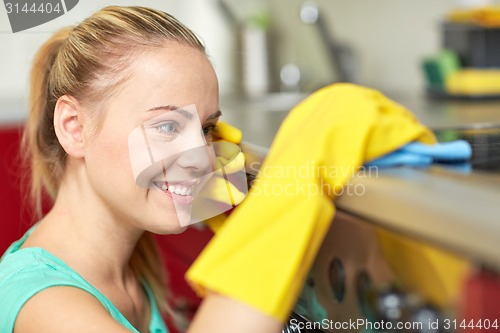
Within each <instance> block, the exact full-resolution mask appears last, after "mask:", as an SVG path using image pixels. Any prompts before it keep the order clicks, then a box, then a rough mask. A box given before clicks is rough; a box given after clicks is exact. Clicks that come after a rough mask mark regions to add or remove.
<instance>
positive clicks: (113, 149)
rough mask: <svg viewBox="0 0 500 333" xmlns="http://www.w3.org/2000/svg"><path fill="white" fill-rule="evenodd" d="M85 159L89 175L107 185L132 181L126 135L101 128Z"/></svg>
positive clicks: (117, 184) (118, 184)
mask: <svg viewBox="0 0 500 333" xmlns="http://www.w3.org/2000/svg"><path fill="white" fill-rule="evenodd" d="M85 160H86V164H87V168H88V170H89V172H91V174H90V175H89V176H91V177H93V178H95V179H98V180H99V181H100V182H105V183H107V184H108V185H111V184H110V183H112V184H113V186H120V184H126V183H128V182H129V180H130V181H133V176H132V171H131V167H130V161H129V151H128V143H127V135H123V134H122V133H120V132H113V131H109V130H106V129H104V128H103V131H101V133H100V134H99V135H97V136H96V137H95V138H94V140H93V141H92V142H91V145H90V146H89V149H88V150H87V152H86V155H85Z"/></svg>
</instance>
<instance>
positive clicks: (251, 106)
mask: <svg viewBox="0 0 500 333" xmlns="http://www.w3.org/2000/svg"><path fill="white" fill-rule="evenodd" d="M386 95H387V96H388V97H390V98H392V99H393V100H395V101H396V102H398V103H400V104H402V105H404V106H405V107H406V108H408V109H409V110H410V111H411V112H412V113H413V114H414V115H415V116H416V117H417V118H418V119H419V120H420V121H421V122H422V123H423V124H425V125H427V126H428V127H430V128H432V129H446V128H476V127H481V128H486V127H500V99H498V100H472V99H470V100H443V99H429V98H426V97H425V96H424V95H423V93H415V94H409V93H405V94H401V93H394V94H391V93H388V94H386ZM307 96H308V94H294V93H288V94H270V95H268V96H265V97H263V98H261V99H249V98H241V97H237V96H222V97H221V102H220V104H221V110H222V113H223V115H224V116H223V118H222V120H224V121H227V122H229V123H231V124H233V125H235V126H237V127H238V128H240V129H241V130H242V131H243V138H244V140H245V141H247V142H251V143H253V144H257V145H260V146H264V147H269V146H270V145H271V143H272V139H273V138H274V136H275V134H276V132H277V131H278V128H279V126H280V124H281V122H282V121H283V119H284V118H285V117H286V115H287V114H288V112H289V110H291V109H292V108H293V106H295V105H296V104H297V103H299V102H300V101H301V100H303V99H304V98H306V97H307Z"/></svg>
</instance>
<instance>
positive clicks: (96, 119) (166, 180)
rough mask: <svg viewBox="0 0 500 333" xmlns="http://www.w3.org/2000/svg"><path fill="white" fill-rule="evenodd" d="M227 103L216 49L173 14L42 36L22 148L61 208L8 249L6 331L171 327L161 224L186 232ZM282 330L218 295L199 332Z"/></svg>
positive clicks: (1, 320)
mask: <svg viewBox="0 0 500 333" xmlns="http://www.w3.org/2000/svg"><path fill="white" fill-rule="evenodd" d="M218 104H219V101H218V83H217V77H216V75H215V72H214V70H213V67H212V65H211V64H210V61H209V60H208V58H207V56H206V54H205V49H204V46H203V45H202V43H201V42H200V41H199V40H198V38H197V37H196V36H195V35H194V34H193V33H192V32H191V31H190V30H189V29H188V28H186V27H185V26H183V25H182V24H181V23H180V22H178V21H177V20H176V19H175V18H173V17H172V16H170V15H168V14H166V13H163V12H160V11H156V10H152V9H148V8H144V7H106V8H104V9H102V10H101V11H99V12H97V13H95V14H94V15H92V16H90V17H89V18H87V19H85V20H84V21H82V22H81V23H80V24H78V25H77V26H75V27H72V28H65V29H62V30H60V31H58V32H57V33H55V34H54V36H53V37H52V38H51V39H50V40H48V41H47V42H46V43H45V44H44V45H43V46H42V48H41V49H40V50H39V52H38V54H37V56H36V58H35V60H34V63H33V69H32V74H31V95H30V114H29V118H28V121H27V123H26V129H25V136H24V139H23V151H24V152H25V154H26V156H25V157H26V160H27V161H28V162H29V163H30V168H31V185H32V196H33V199H34V202H35V204H36V206H37V207H38V211H39V213H40V214H41V201H42V196H43V193H44V192H46V193H48V194H49V195H50V197H51V198H52V199H53V208H52V209H51V210H50V211H49V212H48V213H47V214H46V215H44V216H42V215H40V220H39V222H38V223H36V225H35V226H33V227H32V228H31V229H30V230H29V231H28V232H27V233H26V234H25V235H24V237H22V238H21V239H20V240H19V241H17V242H15V243H13V244H12V246H11V247H10V248H9V249H8V250H7V252H6V253H5V254H4V256H3V257H2V260H1V262H0V299H1V300H2V303H1V304H0V331H1V332H15V333H26V332H37V333H40V332H51V333H53V332H130V331H132V332H167V328H166V326H165V325H164V323H163V322H162V320H161V312H163V311H165V312H170V309H169V308H168V305H167V302H166V295H167V291H166V290H165V285H166V284H165V281H164V276H163V275H162V272H163V268H162V266H161V262H160V260H159V256H158V253H157V250H156V247H155V244H154V242H153V239H152V237H151V234H152V233H156V234H173V233H179V232H182V231H183V230H184V229H185V227H184V226H185V224H186V223H183V221H184V220H189V219H190V218H191V208H192V207H191V202H192V201H193V197H194V196H195V194H196V193H198V191H199V188H198V187H200V186H201V184H204V182H208V180H209V178H210V179H211V177H213V172H214V170H215V168H216V167H217V166H216V163H215V151H216V149H215V148H214V146H215V145H214V144H212V131H213V130H214V128H215V126H216V123H217V121H218V118H219V116H220V114H221V113H220V111H219V105H218ZM173 105H179V106H182V107H173ZM136 139H137V140H138V141H134V140H136ZM141 140H142V141H141ZM138 142H139V143H138ZM143 143H144V145H143ZM141 154H142V155H141ZM143 156H146V157H145V161H146V162H145V163H144V159H142V158H143ZM157 166H159V167H158V168H157ZM151 170H154V172H150V171H151ZM145 175H146V176H145ZM54 314H55V315H54ZM227 318H231V321H230V322H228V320H227ZM279 327H280V323H279V322H278V321H277V320H275V319H272V318H271V317H269V316H267V315H264V314H262V313H261V312H259V311H257V310H254V309H252V308H250V307H248V306H246V305H244V304H242V303H239V302H237V301H234V300H231V299H229V298H226V297H223V296H220V295H216V294H211V295H210V296H207V297H206V299H205V301H204V305H203V306H202V308H201V310H200V312H199V314H198V315H197V317H196V319H195V321H194V323H193V325H192V327H191V328H190V332H193V333H196V332H203V333H207V332H225V331H226V330H228V332H229V331H231V332H234V331H238V332H247V331H248V332H250V331H252V332H255V331H259V332H263V333H264V332H275V331H278V330H279Z"/></svg>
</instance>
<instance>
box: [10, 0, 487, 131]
mask: <svg viewBox="0 0 500 333" xmlns="http://www.w3.org/2000/svg"><path fill="white" fill-rule="evenodd" d="M138 3H140V4H141V5H144V6H152V7H155V8H159V9H162V10H164V11H167V12H169V13H171V14H173V15H174V16H176V17H177V18H178V19H180V20H181V21H182V22H184V23H185V24H186V25H188V26H189V27H190V28H192V29H193V30H194V31H195V32H197V33H198V34H199V35H200V37H201V38H202V39H203V40H204V41H205V43H206V45H207V48H208V53H209V55H210V57H211V59H212V61H213V63H214V65H215V68H216V71H217V73H218V75H219V79H220V87H221V95H222V96H223V97H224V96H246V97H248V96H250V97H252V98H255V97H260V96H265V95H267V93H275V92H287V93H290V92H293V93H297V92H298V93H304V94H307V93H308V92H311V91H313V90H315V89H317V88H318V87H321V86H324V85H325V84H328V83H331V82H336V81H345V80H348V81H354V82H357V83H360V84H363V85H367V86H370V87H374V88H377V89H380V90H382V91H384V92H387V93H389V94H394V95H399V94H420V93H422V91H423V90H424V89H425V87H426V83H425V82H426V77H425V74H424V73H423V71H422V69H421V62H422V59H423V58H424V57H425V56H427V55H429V54H433V53H436V52H437V51H438V50H439V49H440V48H441V47H442V29H441V24H442V22H443V21H444V19H445V18H446V16H447V14H448V13H449V12H450V11H452V10H454V9H457V8H467V7H472V6H479V5H486V4H494V3H495V2H494V1H487V0H480V1H473V0H469V1H466V0H460V1H459V0H439V1H435V0H377V1H370V0H349V1H347V0H317V1H315V2H310V1H302V0H257V1H243V0H184V1H174V0H143V1H140V2H138V1H127V0H122V1H102V0H99V1H98V0H85V1H80V3H79V4H78V5H77V6H76V7H75V8H73V9H72V10H71V11H69V12H68V13H67V14H65V15H63V16H61V17H59V18H57V19H55V20H53V21H51V22H48V23H45V24H42V25H40V26H37V27H34V28H31V29H28V30H25V31H21V32H18V33H16V34H13V33H12V32H11V28H10V25H9V20H8V17H7V14H6V11H5V9H4V8H2V9H1V10H0V43H1V45H2V52H0V69H1V71H0V72H1V73H2V74H1V78H0V104H1V105H3V106H4V107H2V108H1V109H0V121H2V122H10V121H17V120H19V119H22V118H23V117H24V116H25V114H26V108H25V107H24V106H25V101H26V99H27V94H28V91H27V82H28V71H29V67H30V63H31V60H32V58H33V55H34V53H35V51H36V50H37V48H38V46H39V45H40V44H41V43H42V42H43V41H45V40H46V39H47V38H48V37H49V35H50V34H51V33H53V32H54V31H55V30H56V29H57V28H59V27H61V26H66V25H73V24H76V23H78V22H79V21H80V20H82V19H83V18H84V17H86V16H88V15H90V14H91V13H92V12H94V11H95V10H98V9H99V8H101V7H103V6H105V5H109V4H119V5H134V4H138ZM298 100H300V94H299V96H295V98H294V97H292V98H291V99H289V100H286V101H285V102H284V105H283V108H287V107H289V106H290V105H288V104H290V103H291V104H293V103H294V102H296V101H298ZM271 102H272V101H271ZM287 103H288V104H287ZM271 104H272V103H271ZM278 104H280V103H279V102H278ZM277 107H278V108H282V107H281V105H278V106H277Z"/></svg>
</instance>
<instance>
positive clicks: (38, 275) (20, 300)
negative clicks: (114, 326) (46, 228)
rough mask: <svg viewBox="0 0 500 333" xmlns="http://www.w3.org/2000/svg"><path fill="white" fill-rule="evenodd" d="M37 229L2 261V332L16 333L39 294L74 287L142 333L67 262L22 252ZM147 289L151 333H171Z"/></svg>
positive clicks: (34, 251) (35, 252)
mask: <svg viewBox="0 0 500 333" xmlns="http://www.w3.org/2000/svg"><path fill="white" fill-rule="evenodd" d="M33 229H34V227H32V228H31V229H30V230H28V232H26V234H25V235H24V236H23V237H22V238H21V239H19V240H18V241H16V242H14V243H12V245H11V246H10V247H9V248H8V249H7V251H6V252H5V253H4V255H3V256H2V258H1V259H0V332H2V333H11V332H12V331H13V330H14V324H15V321H16V318H17V315H18V314H19V311H20V310H21V308H22V306H23V305H24V304H25V303H26V302H27V301H28V300H29V299H30V298H31V297H32V296H33V295H35V294H36V293H38V292H40V291H42V290H44V289H47V288H50V287H54V286H71V287H76V288H80V289H82V290H85V291H87V292H89V293H90V294H92V295H93V296H94V297H95V298H97V299H98V300H99V302H101V304H102V305H103V306H104V307H105V308H106V310H108V311H109V313H110V314H111V316H112V317H113V318H114V319H115V320H116V321H118V322H119V323H120V324H122V325H123V326H124V327H126V328H128V329H129V330H130V331H131V332H136V333H139V331H137V330H136V329H135V328H134V327H133V326H132V324H130V323H129V321H128V320H127V319H126V318H125V316H123V315H122V314H121V313H120V311H118V309H117V308H116V307H115V306H114V305H113V303H111V301H110V300H109V299H108V298H106V296H104V295H103V294H102V293H101V292H100V291H99V290H97V289H96V288H95V287H93V286H92V285H91V284H90V283H88V282H87V281H86V280H85V279H84V278H83V277H82V276H80V275H79V274H78V273H77V272H76V271H74V270H73V269H71V268H70V267H69V266H68V265H66V264H65V263H64V261H62V260H61V259H59V258H57V257H56V256H54V255H52V254H51V253H49V252H47V251H45V250H44V249H42V248H23V249H20V247H21V246H22V245H23V243H24V242H25V240H26V238H27V237H28V236H29V235H30V234H31V232H32V231H33ZM144 289H145V290H146V293H147V295H148V299H149V301H150V304H151V321H150V323H149V332H150V333H167V332H168V330H167V328H166V326H165V323H164V322H163V319H162V317H161V315H160V312H159V310H158V307H157V305H156V302H155V299H154V297H153V294H152V292H151V289H150V288H149V286H148V285H147V284H146V283H144Z"/></svg>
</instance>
